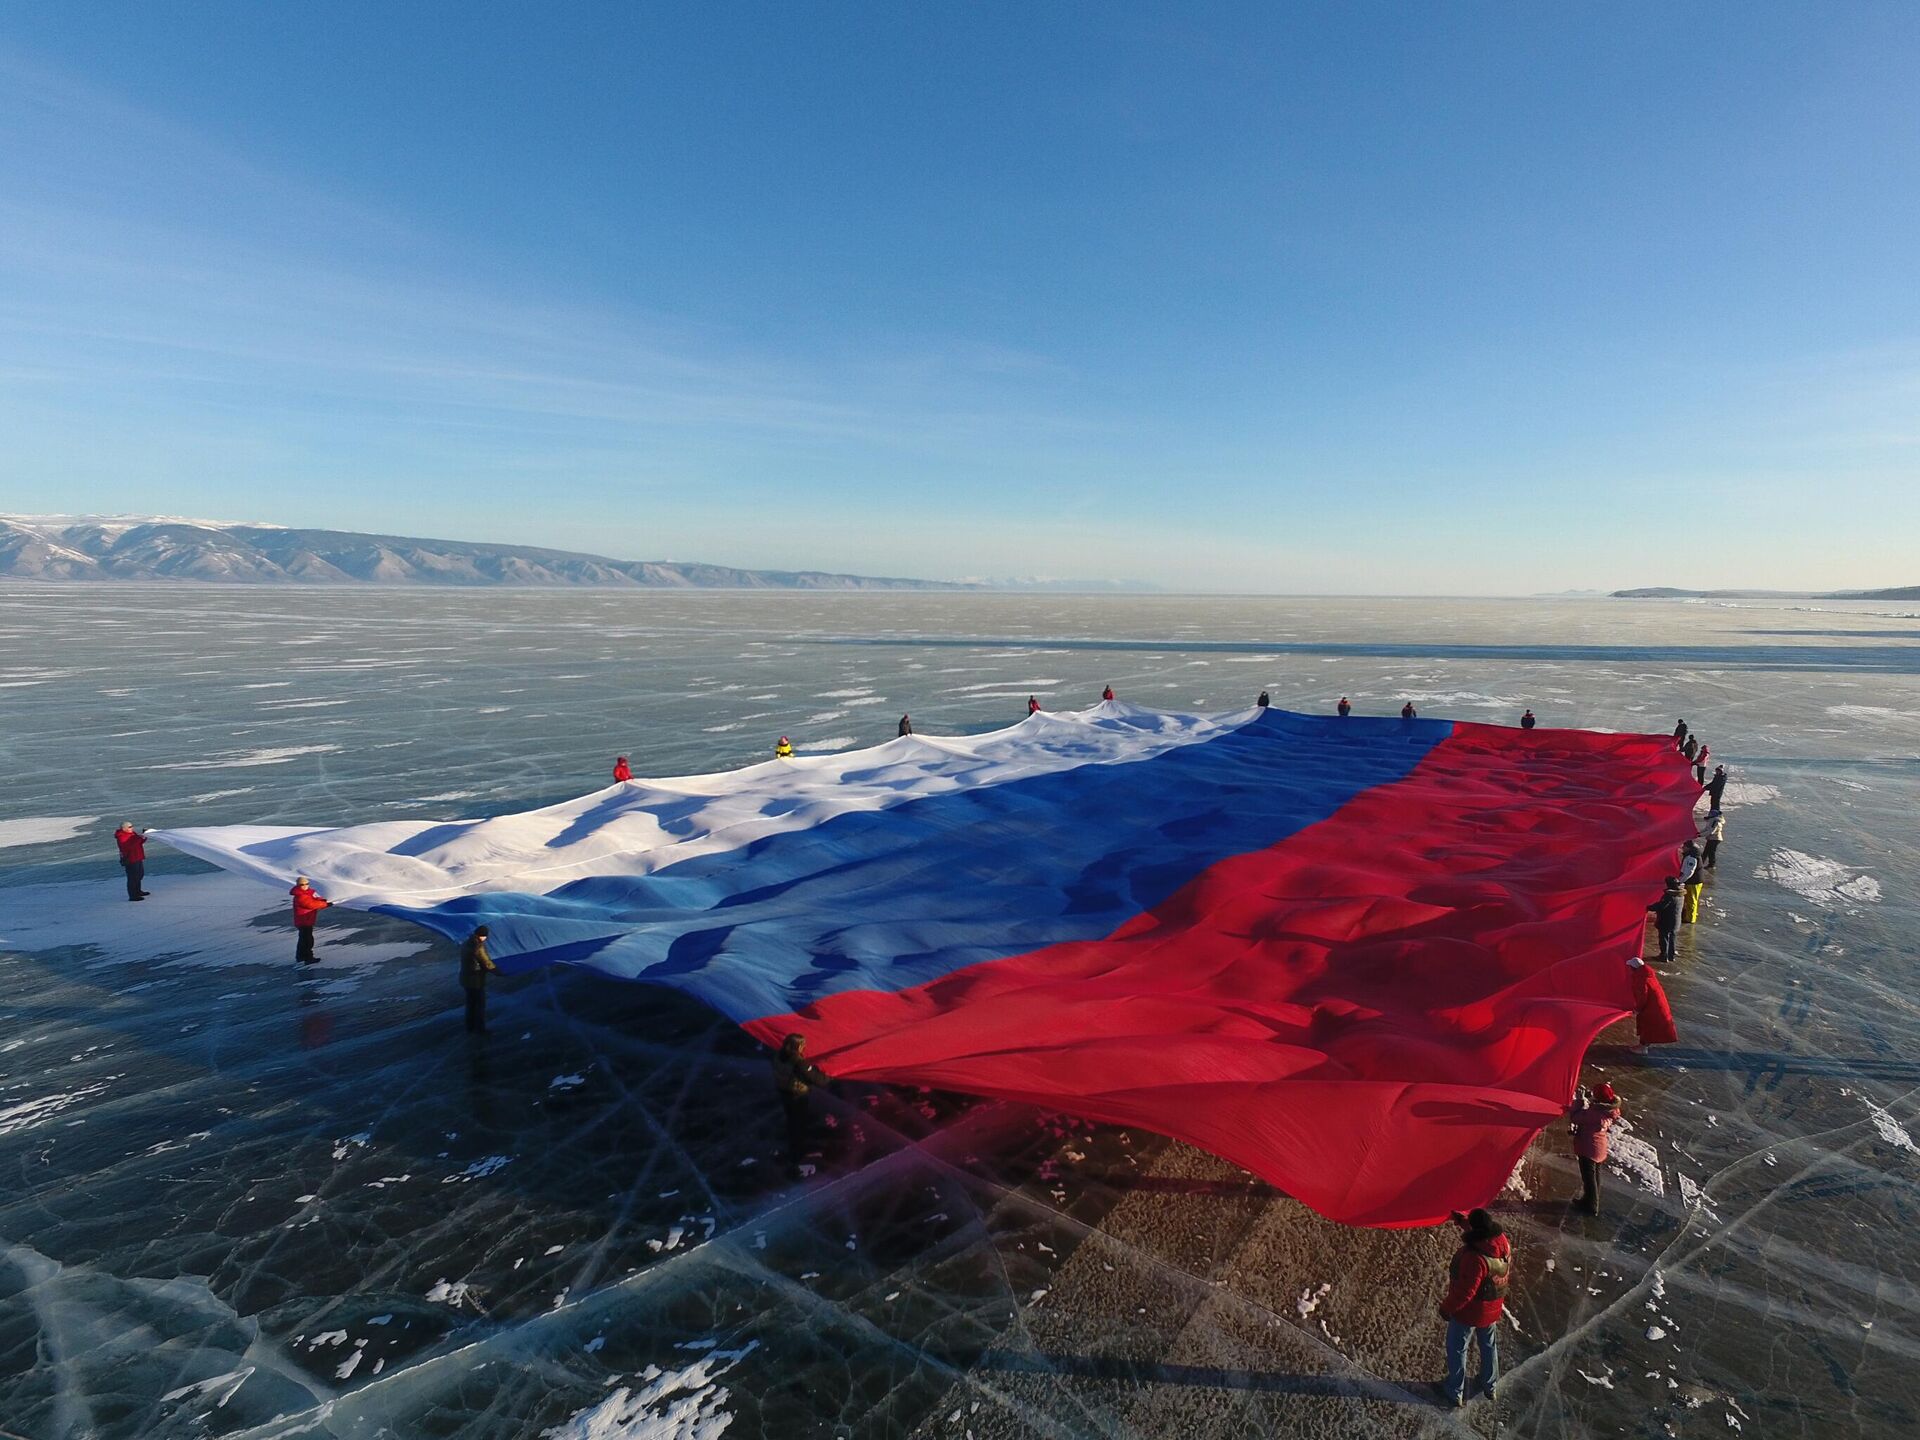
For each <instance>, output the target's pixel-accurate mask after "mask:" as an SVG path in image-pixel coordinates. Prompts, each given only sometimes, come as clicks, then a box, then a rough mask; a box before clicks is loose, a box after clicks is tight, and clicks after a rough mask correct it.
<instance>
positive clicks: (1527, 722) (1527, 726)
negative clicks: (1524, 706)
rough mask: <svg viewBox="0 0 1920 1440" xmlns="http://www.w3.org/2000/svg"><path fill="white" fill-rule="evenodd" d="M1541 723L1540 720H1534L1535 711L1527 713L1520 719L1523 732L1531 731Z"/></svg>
mask: <svg viewBox="0 0 1920 1440" xmlns="http://www.w3.org/2000/svg"><path fill="white" fill-rule="evenodd" d="M1539 723H1540V722H1539V721H1538V720H1535V719H1534V718H1533V711H1531V710H1528V711H1526V712H1525V713H1524V714H1522V715H1521V717H1520V728H1521V729H1522V730H1531V729H1532V728H1533V727H1534V726H1535V725H1538V724H1539Z"/></svg>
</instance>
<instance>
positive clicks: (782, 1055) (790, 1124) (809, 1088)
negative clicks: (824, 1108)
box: [773, 1035, 827, 1180]
mask: <svg viewBox="0 0 1920 1440" xmlns="http://www.w3.org/2000/svg"><path fill="white" fill-rule="evenodd" d="M826 1083H827V1077H826V1075H825V1074H823V1073H822V1072H821V1070H820V1068H819V1067H818V1066H817V1065H813V1064H810V1063H809V1062H808V1060H807V1037H806V1036H804V1035H789V1036H787V1038H786V1039H784V1040H782V1041H781V1042H780V1048H779V1049H778V1050H776V1051H775V1052H774V1055H773V1088H774V1089H775V1090H776V1091H778V1092H779V1095H780V1108H781V1110H782V1111H783V1112H785V1115H786V1120H787V1173H788V1174H790V1175H792V1176H793V1177H794V1179H796V1180H797V1179H799V1178H800V1157H801V1156H802V1155H804V1154H805V1153H806V1146H807V1130H808V1128H809V1126H808V1121H809V1118H810V1117H809V1113H808V1112H809V1109H810V1105H811V1097H812V1094H813V1087H814V1086H816V1085H824V1084H826Z"/></svg>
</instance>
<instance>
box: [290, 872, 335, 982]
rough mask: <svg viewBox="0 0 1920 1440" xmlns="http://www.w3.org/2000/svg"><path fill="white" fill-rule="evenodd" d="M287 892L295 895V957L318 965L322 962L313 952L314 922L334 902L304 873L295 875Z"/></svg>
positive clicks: (306, 963) (305, 963)
mask: <svg viewBox="0 0 1920 1440" xmlns="http://www.w3.org/2000/svg"><path fill="white" fill-rule="evenodd" d="M287 893H288V894H289V895H291V896H292V897H293V929H294V933H295V935H296V937H297V938H296V939H295V941H294V946H293V958H294V959H295V960H297V961H298V962H299V963H301V964H302V965H317V964H319V963H320V962H319V957H317V956H316V955H315V954H314V953H313V923H314V921H316V920H318V919H319V918H320V912H321V911H322V910H324V909H326V908H327V907H328V906H329V905H331V904H333V902H332V901H331V900H329V899H327V897H326V896H324V895H322V894H321V893H320V892H319V891H318V890H316V889H314V888H313V886H312V884H311V883H310V882H309V881H308V880H307V877H306V876H304V875H298V876H295V877H294V881H293V888H292V889H291V890H289V891H288V892H287Z"/></svg>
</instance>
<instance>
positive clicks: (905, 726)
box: [900, 715, 913, 735]
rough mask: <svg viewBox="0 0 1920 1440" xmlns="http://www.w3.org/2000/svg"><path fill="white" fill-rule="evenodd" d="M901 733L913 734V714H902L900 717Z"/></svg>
mask: <svg viewBox="0 0 1920 1440" xmlns="http://www.w3.org/2000/svg"><path fill="white" fill-rule="evenodd" d="M900 733H901V734H902V735H911V734H913V717H912V716H911V715H902V716H901V717H900Z"/></svg>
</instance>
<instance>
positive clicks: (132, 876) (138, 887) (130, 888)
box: [113, 820, 151, 900]
mask: <svg viewBox="0 0 1920 1440" xmlns="http://www.w3.org/2000/svg"><path fill="white" fill-rule="evenodd" d="M113 843H114V844H115V845H117V846H118V847H119V848H120V868H121V869H122V870H124V871H126V872H127V899H129V900H144V899H146V898H147V896H148V895H149V894H150V893H151V892H150V891H148V890H147V889H146V883H147V832H146V831H144V830H136V829H134V828H133V822H132V821H131V820H122V821H121V822H120V828H119V829H118V830H116V831H114V832H113Z"/></svg>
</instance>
